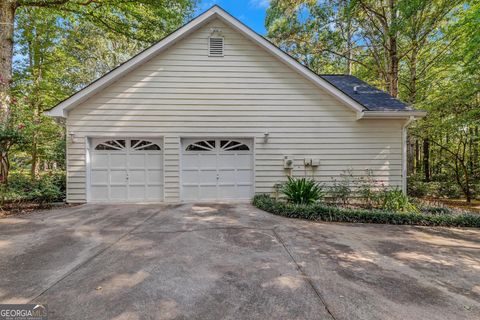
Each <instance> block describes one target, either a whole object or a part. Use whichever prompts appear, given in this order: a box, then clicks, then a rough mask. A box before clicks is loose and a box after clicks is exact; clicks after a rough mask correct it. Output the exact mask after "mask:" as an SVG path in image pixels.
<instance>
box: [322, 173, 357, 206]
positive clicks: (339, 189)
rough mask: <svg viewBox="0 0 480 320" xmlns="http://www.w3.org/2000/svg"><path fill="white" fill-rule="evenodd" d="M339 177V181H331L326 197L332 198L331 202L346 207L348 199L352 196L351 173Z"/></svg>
mask: <svg viewBox="0 0 480 320" xmlns="http://www.w3.org/2000/svg"><path fill="white" fill-rule="evenodd" d="M340 177H341V179H340V181H337V180H335V179H333V184H332V186H331V187H330V188H329V192H328V195H329V196H330V197H331V198H332V201H333V202H335V203H339V202H341V203H343V204H344V205H346V204H348V203H349V201H350V197H351V196H352V187H351V184H352V182H351V180H352V174H351V172H346V173H344V174H341V175H340Z"/></svg>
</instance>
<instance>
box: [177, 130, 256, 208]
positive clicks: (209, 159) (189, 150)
mask: <svg viewBox="0 0 480 320" xmlns="http://www.w3.org/2000/svg"><path fill="white" fill-rule="evenodd" d="M252 145H253V143H252V140H249V139H228V138H224V139H203V140H199V139H184V140H183V141H182V150H183V151H182V199H183V200H186V201H194V200H246V199H250V198H251V197H252V195H253V147H252Z"/></svg>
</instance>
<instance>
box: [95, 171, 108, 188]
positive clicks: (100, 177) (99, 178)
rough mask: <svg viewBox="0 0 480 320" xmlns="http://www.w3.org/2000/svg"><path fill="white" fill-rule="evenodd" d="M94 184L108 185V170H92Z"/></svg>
mask: <svg viewBox="0 0 480 320" xmlns="http://www.w3.org/2000/svg"><path fill="white" fill-rule="evenodd" d="M91 181H92V184H104V185H108V182H109V178H108V170H92V178H91Z"/></svg>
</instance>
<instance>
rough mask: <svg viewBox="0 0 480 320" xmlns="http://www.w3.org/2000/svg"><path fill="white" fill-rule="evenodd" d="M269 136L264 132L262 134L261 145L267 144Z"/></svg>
mask: <svg viewBox="0 0 480 320" xmlns="http://www.w3.org/2000/svg"><path fill="white" fill-rule="evenodd" d="M269 136H270V133H269V132H268V131H267V130H265V133H264V134H263V143H267V142H268V137H269Z"/></svg>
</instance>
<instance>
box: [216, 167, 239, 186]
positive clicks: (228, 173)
mask: <svg viewBox="0 0 480 320" xmlns="http://www.w3.org/2000/svg"><path fill="white" fill-rule="evenodd" d="M218 178H219V179H218V183H220V184H224V183H231V184H233V185H235V181H236V180H237V179H236V173H235V169H232V170H222V171H220V172H219V174H218Z"/></svg>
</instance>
